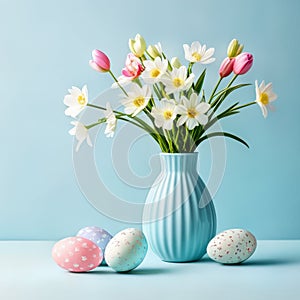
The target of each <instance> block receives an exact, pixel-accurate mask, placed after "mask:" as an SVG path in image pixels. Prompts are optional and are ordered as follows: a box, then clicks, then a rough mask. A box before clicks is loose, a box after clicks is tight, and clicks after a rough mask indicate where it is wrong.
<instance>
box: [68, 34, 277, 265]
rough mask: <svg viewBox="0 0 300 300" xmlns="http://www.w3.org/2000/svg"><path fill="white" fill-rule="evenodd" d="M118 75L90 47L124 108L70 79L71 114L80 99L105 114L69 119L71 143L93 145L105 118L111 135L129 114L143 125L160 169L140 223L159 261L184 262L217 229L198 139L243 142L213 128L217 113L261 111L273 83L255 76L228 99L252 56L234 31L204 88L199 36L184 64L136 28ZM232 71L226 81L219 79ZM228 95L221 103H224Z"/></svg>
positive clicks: (200, 251) (208, 54) (204, 53)
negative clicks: (244, 97)
mask: <svg viewBox="0 0 300 300" xmlns="http://www.w3.org/2000/svg"><path fill="white" fill-rule="evenodd" d="M129 48H130V50H131V53H129V54H128V55H127V58H126V63H125V67H124V68H123V69H122V75H121V76H119V77H118V78H117V77H116V76H115V75H114V74H113V72H112V70H111V64H110V60H109V58H108V57H107V55H106V54H104V53H103V52H101V51H99V50H94V51H93V52H92V57H93V59H92V60H90V62H89V64H90V66H91V67H92V68H93V69H94V70H96V71H98V72H101V73H109V74H110V75H111V76H112V78H113V79H114V81H115V82H114V83H113V85H112V87H113V88H119V89H120V90H121V96H120V102H121V104H122V106H123V109H122V110H115V109H113V108H112V107H111V104H110V103H109V102H108V103H107V104H106V107H102V106H98V105H95V104H92V103H89V102H88V90H87V87H86V86H84V87H83V88H82V89H79V88H77V87H72V88H71V89H70V90H69V94H68V95H66V96H65V98H64V103H65V105H67V106H68V108H67V109H66V111H65V114H66V115H69V116H71V117H73V118H76V117H77V116H78V115H79V114H80V113H81V112H82V111H83V110H84V109H85V108H86V107H90V108H92V109H99V110H102V112H103V116H101V117H100V118H99V119H98V120H95V122H94V123H92V124H87V125H84V124H82V123H81V122H79V121H73V122H72V124H73V125H74V128H72V129H71V130H70V134H72V135H75V137H76V140H77V141H78V144H77V147H76V150H77V151H78V149H79V147H80V145H81V144H82V143H83V142H84V141H86V142H87V144H88V145H90V146H91V145H92V143H91V140H90V137H89V134H88V130H89V129H91V128H93V127H95V126H97V125H100V124H102V123H105V124H106V128H105V132H104V133H105V135H106V136H107V137H113V136H114V133H115V130H116V127H117V123H118V122H119V121H124V122H128V123H130V124H132V125H135V126H137V127H139V128H141V129H142V130H144V131H146V132H147V133H148V134H149V135H150V136H151V137H152V138H153V139H154V140H155V141H156V142H157V143H158V145H159V147H160V148H161V151H162V153H161V154H160V158H161V163H162V168H161V169H162V172H161V176H159V177H158V178H157V180H156V182H155V183H154V184H153V186H152V187H151V188H150V191H149V193H148V196H147V199H146V202H145V206H144V211H143V231H144V233H145V235H146V237H147V240H148V241H149V243H150V246H151V248H152V250H153V251H154V252H155V253H156V254H157V255H158V256H159V257H160V258H161V259H162V260H164V261H171V262H187V261H193V260H198V259H200V258H201V257H202V256H203V255H204V253H205V252H206V247H207V244H208V242H209V241H210V240H211V239H212V238H213V237H214V235H215V233H216V214H215V209H214V205H213V201H212V199H211V196H210V193H209V192H208V190H207V188H206V186H205V184H204V182H203V181H202V179H201V178H200V176H199V175H198V173H197V170H196V166H197V153H194V152H195V150H196V149H197V147H198V146H199V145H200V144H201V143H202V142H203V141H205V140H207V139H209V138H213V137H216V136H225V137H228V138H231V139H234V140H236V141H238V142H240V143H242V144H244V145H246V146H247V147H248V144H247V143H246V142H245V141H244V140H242V139H241V138H239V137H238V136H236V135H234V134H232V133H229V132H226V131H222V130H214V128H215V127H214V125H215V124H216V123H217V122H218V121H219V120H221V119H223V118H225V117H229V116H232V115H235V114H238V113H239V112H240V111H241V110H242V109H244V108H246V107H249V106H250V105H253V104H258V105H259V106H260V107H261V110H262V113H263V116H264V117H266V116H267V113H268V110H267V109H268V107H271V103H272V102H273V101H274V100H275V99H276V97H277V96H276V94H275V93H273V91H272V83H268V84H265V83H264V81H263V82H262V83H261V84H260V85H258V82H257V81H255V89H256V99H255V100H254V101H251V102H248V103H244V104H240V103H239V102H235V103H232V102H230V100H227V99H228V98H229V97H230V96H231V95H232V94H233V92H235V91H236V90H238V89H240V88H243V87H246V86H248V85H249V84H247V83H240V84H234V82H235V80H236V79H237V77H238V76H240V75H243V74H246V73H247V72H248V71H249V70H250V69H251V66H252V64H253V56H252V54H250V53H248V52H243V46H242V45H240V44H239V42H238V41H237V40H236V39H234V40H232V41H231V42H230V44H229V46H228V50H227V57H225V59H224V60H223V62H222V63H221V65H220V68H219V78H218V80H217V83H216V85H215V86H214V88H213V89H212V91H211V92H210V93H207V92H204V88H203V86H204V81H205V77H206V68H203V69H202V70H201V71H200V72H199V73H200V74H198V75H196V74H195V73H196V72H195V69H196V68H194V66H195V65H196V64H201V65H204V66H206V65H208V64H210V63H212V62H214V61H215V58H214V57H213V55H214V48H208V49H207V48H206V45H201V44H200V43H199V42H193V43H192V44H191V45H187V44H184V45H183V49H184V54H185V59H186V60H187V62H188V63H187V65H183V64H182V63H181V62H180V60H179V59H178V58H177V57H173V58H171V59H169V58H168V57H167V56H166V53H165V52H164V51H163V49H162V46H161V44H160V43H158V44H156V45H150V46H148V47H147V46H146V42H145V40H144V39H143V37H142V36H140V35H139V34H138V35H136V37H135V38H134V39H130V40H129ZM230 75H232V76H231V78H230V79H229V80H228V82H227V84H225V86H224V87H221V82H222V81H225V79H226V78H227V77H229V76H230ZM226 103H227V105H226Z"/></svg>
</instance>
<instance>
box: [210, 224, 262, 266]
mask: <svg viewBox="0 0 300 300" xmlns="http://www.w3.org/2000/svg"><path fill="white" fill-rule="evenodd" d="M255 249H256V238H255V236H254V235H253V234H252V233H251V232H249V231H247V230H244V229H228V230H225V231H223V232H221V233H219V234H217V235H216V236H215V237H214V238H213V239H212V240H211V241H210V242H209V244H208V246H207V249H206V251H207V254H208V256H209V257H210V258H211V259H213V260H214V261H216V262H219V263H221V264H238V263H240V262H243V261H245V260H246V259H248V258H249V257H250V256H251V255H252V254H253V253H254V251H255Z"/></svg>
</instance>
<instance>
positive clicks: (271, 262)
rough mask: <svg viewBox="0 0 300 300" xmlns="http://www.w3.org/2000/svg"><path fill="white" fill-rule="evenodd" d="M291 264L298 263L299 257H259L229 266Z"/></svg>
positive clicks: (299, 261) (299, 262)
mask: <svg viewBox="0 0 300 300" xmlns="http://www.w3.org/2000/svg"><path fill="white" fill-rule="evenodd" d="M291 264H300V258H299V259H297V260H296V259H282V258H261V259H251V260H249V261H245V262H242V263H240V264H237V265H231V266H245V267H246V266H254V267H256V266H257V267H259V266H262V267H267V266H282V265H291Z"/></svg>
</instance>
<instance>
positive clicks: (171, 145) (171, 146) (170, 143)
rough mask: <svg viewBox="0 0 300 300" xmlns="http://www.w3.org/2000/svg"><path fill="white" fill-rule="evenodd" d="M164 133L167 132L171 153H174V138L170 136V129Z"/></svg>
mask: <svg viewBox="0 0 300 300" xmlns="http://www.w3.org/2000/svg"><path fill="white" fill-rule="evenodd" d="M164 134H165V136H166V139H167V141H168V144H169V148H170V151H171V153H174V149H173V143H172V139H171V136H170V134H169V131H168V130H164Z"/></svg>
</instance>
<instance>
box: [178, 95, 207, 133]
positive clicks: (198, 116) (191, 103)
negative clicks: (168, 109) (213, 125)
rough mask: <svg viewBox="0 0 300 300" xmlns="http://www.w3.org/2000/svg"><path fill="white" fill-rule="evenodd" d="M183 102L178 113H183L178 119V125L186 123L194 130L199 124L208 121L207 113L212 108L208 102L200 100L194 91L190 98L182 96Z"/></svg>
mask: <svg viewBox="0 0 300 300" xmlns="http://www.w3.org/2000/svg"><path fill="white" fill-rule="evenodd" d="M181 103H182V104H180V105H179V106H178V110H177V112H178V114H179V115H181V116H180V117H179V119H178V121H177V126H181V125H183V124H184V123H186V126H187V128H188V129H190V130H192V129H194V128H195V127H196V126H198V125H199V124H201V125H205V124H206V123H207V122H208V117H207V115H205V113H207V111H208V110H209V108H210V105H209V104H208V103H206V102H200V98H199V97H198V95H197V94H196V93H193V94H192V95H191V97H190V100H188V99H187V98H186V97H184V96H183V97H182V99H181Z"/></svg>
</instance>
